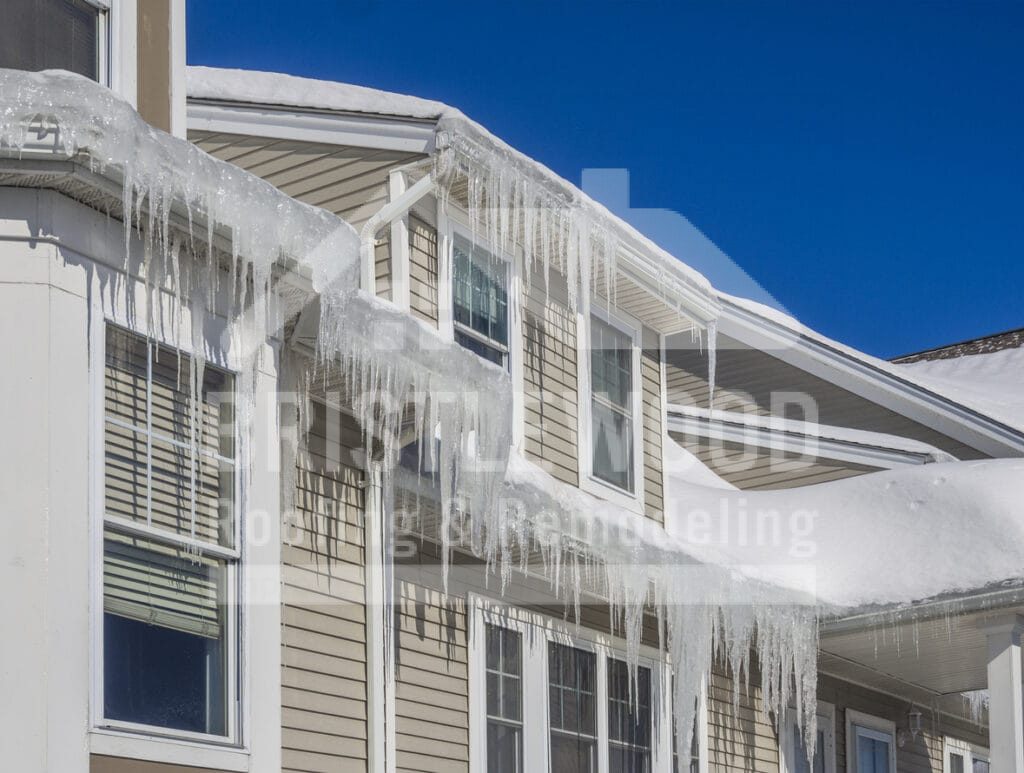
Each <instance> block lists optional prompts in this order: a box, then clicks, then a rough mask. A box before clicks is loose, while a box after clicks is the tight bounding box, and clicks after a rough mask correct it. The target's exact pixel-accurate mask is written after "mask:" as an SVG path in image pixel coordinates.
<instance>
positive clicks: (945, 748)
mask: <svg viewBox="0 0 1024 773" xmlns="http://www.w3.org/2000/svg"><path fill="white" fill-rule="evenodd" d="M951 753H952V754H962V755H963V756H964V773H971V771H972V770H973V766H974V763H975V762H991V759H990V757H989V750H988V749H987V748H985V747H984V746H978V745H977V744H973V743H968V742H967V741H964V740H961V739H959V738H954V737H953V736H950V735H947V736H946V737H945V738H943V739H942V770H943V773H953V766H952V765H951V764H950V762H951V760H950V759H949V755H950V754H951Z"/></svg>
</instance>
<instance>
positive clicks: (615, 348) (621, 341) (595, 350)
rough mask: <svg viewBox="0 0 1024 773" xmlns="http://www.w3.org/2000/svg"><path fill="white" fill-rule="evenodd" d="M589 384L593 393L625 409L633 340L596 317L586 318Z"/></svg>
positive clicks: (629, 402) (630, 387)
mask: <svg viewBox="0 0 1024 773" xmlns="http://www.w3.org/2000/svg"><path fill="white" fill-rule="evenodd" d="M590 336H591V347H590V348H591V356H590V371H591V372H590V385H591V389H592V390H593V392H594V394H595V395H597V396H600V397H601V398H602V399H604V400H606V401H608V402H609V403H611V404H612V405H614V406H617V407H619V408H622V409H627V410H629V407H630V405H631V399H630V395H631V393H632V391H633V341H632V339H631V338H630V337H629V336H627V335H626V334H625V333H623V332H621V331H620V330H617V329H616V328H614V327H612V326H611V325H609V324H608V323H607V322H604V321H603V320H601V319H599V318H598V317H591V318H590Z"/></svg>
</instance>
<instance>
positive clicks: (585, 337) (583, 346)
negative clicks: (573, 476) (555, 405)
mask: <svg viewBox="0 0 1024 773" xmlns="http://www.w3.org/2000/svg"><path fill="white" fill-rule="evenodd" d="M592 316H595V317H597V318H598V319H600V320H602V321H603V322H605V323H606V324H608V325H610V326H611V327H613V328H615V329H616V330H618V331H619V332H621V333H623V334H625V335H626V336H628V337H629V339H630V340H631V341H632V349H631V353H632V357H631V363H632V374H631V375H632V379H633V384H632V392H631V400H632V405H631V409H632V410H631V414H632V422H633V427H632V437H633V482H634V486H633V488H634V489H635V490H634V491H627V490H626V489H623V488H619V487H618V486H616V485H615V484H613V483H609V482H607V481H605V480H602V479H601V478H598V477H597V476H596V475H594V469H593V468H594V447H593V442H594V440H593V421H592V416H591V413H592V404H593V399H592V391H591V390H592V384H591V381H590V373H591V357H592V354H593V349H592V346H591V331H590V320H591V317H592ZM577 320H578V322H577V331H581V330H582V331H585V332H584V333H583V334H582V335H580V334H579V332H577V340H578V341H579V344H578V352H577V361H578V362H579V363H580V364H579V366H578V376H579V379H578V380H579V395H580V402H579V407H578V410H577V415H578V417H579V418H578V422H579V423H578V433H579V438H580V446H579V448H580V454H579V461H580V484H581V485H580V487H581V488H582V489H583V490H584V491H586V492H587V493H590V494H593V495H594V496H596V497H599V498H601V499H607V500H609V501H611V502H615V503H616V504H619V505H622V506H623V507H626V508H627V509H629V510H632V511H633V512H637V513H641V514H642V513H643V511H644V475H643V472H644V453H643V449H644V443H643V431H644V424H643V374H642V373H641V370H640V368H641V364H642V362H641V354H642V352H641V345H642V341H641V335H642V333H643V327H642V325H641V323H640V321H639V320H637V319H634V318H633V317H631V316H629V315H627V314H626V313H625V312H623V311H621V310H616V311H615V312H614V313H612V312H611V311H609V310H607V309H606V308H604V306H603V304H602V305H601V306H600V307H598V306H591V307H590V308H588V309H586V310H583V309H581V310H580V313H579V314H578V315H577Z"/></svg>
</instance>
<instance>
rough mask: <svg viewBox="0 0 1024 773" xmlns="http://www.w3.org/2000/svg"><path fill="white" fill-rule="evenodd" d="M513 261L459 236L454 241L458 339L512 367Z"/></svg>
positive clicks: (453, 254) (455, 315) (453, 285)
mask: <svg viewBox="0 0 1024 773" xmlns="http://www.w3.org/2000/svg"><path fill="white" fill-rule="evenodd" d="M508 297H509V264H508V262H507V261H505V260H502V259H501V258H498V257H495V256H494V255H491V254H490V253H489V252H486V251H485V250H483V249H481V248H480V247H479V246H474V245H471V244H470V243H469V242H468V241H466V240H465V239H462V238H461V237H456V238H455V239H454V240H453V244H452V312H453V324H454V333H455V341H456V342H457V343H458V344H459V345H460V346H463V347H465V348H466V349H469V350H470V351H472V352H475V353H476V354H478V355H480V356H481V357H483V358H484V359H485V360H488V361H490V362H493V363H495V364H496V365H500V366H502V367H508V357H509V304H508Z"/></svg>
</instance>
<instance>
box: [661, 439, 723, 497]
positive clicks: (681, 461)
mask: <svg viewBox="0 0 1024 773" xmlns="http://www.w3.org/2000/svg"><path fill="white" fill-rule="evenodd" d="M664 471H665V473H666V474H668V475H673V476H675V477H676V479H677V480H680V481H685V482H686V483H691V484H693V485H695V486H707V487H708V488H721V489H730V490H732V491H735V490H736V487H735V486H734V485H732V484H731V483H730V482H729V481H727V480H726V479H725V478H722V477H720V476H719V475H718V473H716V472H715V471H714V470H712V469H711V468H710V467H708V466H707V465H706V464H704V462H702V461H701V460H700V459H698V458H697V457H696V456H695V455H694V454H691V453H690V452H689V451H687V450H686V449H685V448H683V447H682V446H681V445H679V443H677V442H676V441H674V440H673V439H672V438H670V437H666V438H665V470H664Z"/></svg>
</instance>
